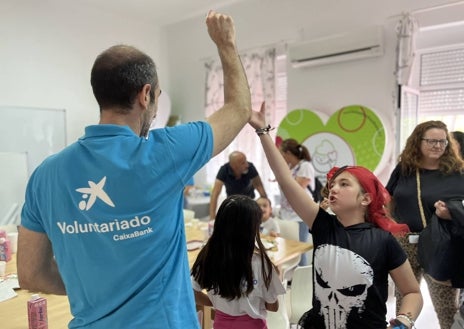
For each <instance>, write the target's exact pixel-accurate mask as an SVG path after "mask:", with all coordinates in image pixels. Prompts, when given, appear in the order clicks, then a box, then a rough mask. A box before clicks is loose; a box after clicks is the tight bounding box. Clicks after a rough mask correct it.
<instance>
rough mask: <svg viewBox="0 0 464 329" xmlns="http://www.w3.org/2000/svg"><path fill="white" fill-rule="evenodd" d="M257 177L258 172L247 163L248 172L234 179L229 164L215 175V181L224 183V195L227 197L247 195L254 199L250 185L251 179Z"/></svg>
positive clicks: (251, 185) (253, 190)
mask: <svg viewBox="0 0 464 329" xmlns="http://www.w3.org/2000/svg"><path fill="white" fill-rule="evenodd" d="M256 176H258V171H257V170H256V168H255V166H254V165H253V164H252V163H251V162H248V171H247V172H246V174H242V176H240V178H239V179H236V178H235V175H234V172H233V170H232V168H231V167H230V164H229V163H226V164H225V165H223V166H222V167H221V168H220V169H219V171H218V173H217V175H216V179H219V180H220V181H222V182H223V183H224V186H225V187H226V194H227V196H231V195H234V194H241V195H247V196H249V197H250V198H252V199H254V198H255V188H254V187H253V184H252V182H251V181H252V179H253V178H255V177H256Z"/></svg>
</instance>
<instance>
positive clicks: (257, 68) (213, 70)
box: [205, 48, 287, 197]
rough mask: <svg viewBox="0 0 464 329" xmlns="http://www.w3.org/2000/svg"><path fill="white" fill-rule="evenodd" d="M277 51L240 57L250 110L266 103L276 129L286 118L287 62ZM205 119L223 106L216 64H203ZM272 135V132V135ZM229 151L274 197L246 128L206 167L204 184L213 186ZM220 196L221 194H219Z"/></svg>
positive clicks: (260, 154)
mask: <svg viewBox="0 0 464 329" xmlns="http://www.w3.org/2000/svg"><path fill="white" fill-rule="evenodd" d="M277 52H278V51H277V50H276V49H274V48H272V49H256V50H252V51H249V52H247V53H245V54H242V55H241V58H242V62H243V66H244V67H245V71H246V73H247V77H248V82H249V84H250V89H251V93H252V96H251V97H252V106H253V109H254V110H256V111H257V110H259V109H260V106H261V103H262V102H263V101H265V102H266V110H267V112H266V116H267V122H268V123H269V124H271V126H273V127H276V129H277V127H278V125H279V124H280V122H281V121H282V119H283V118H284V117H285V115H286V114H287V58H286V55H283V54H277ZM206 70H207V72H206V85H207V86H206V100H205V101H206V110H205V112H206V116H209V115H210V114H211V113H213V112H214V111H216V110H217V109H219V108H220V107H221V105H222V104H223V102H224V99H223V89H222V88H223V77H222V69H221V67H220V63H219V61H218V60H216V61H212V62H210V63H207V64H206ZM274 132H275V131H274ZM232 151H242V152H243V153H245V155H246V156H247V159H248V161H250V162H252V163H253V164H254V165H255V167H256V169H257V170H258V172H259V174H260V177H261V179H262V181H263V184H264V189H265V190H266V193H267V194H268V195H269V196H270V197H272V196H273V195H275V194H278V193H279V192H278V187H277V183H275V182H273V178H274V175H273V173H272V171H271V169H270V168H269V165H268V163H267V160H266V157H265V155H264V152H263V150H262V146H261V143H260V141H259V138H258V137H257V136H256V133H255V132H254V130H253V129H252V128H251V127H250V126H248V125H247V126H245V128H244V129H243V130H242V131H241V132H240V134H239V135H238V136H237V137H236V138H235V140H234V141H233V142H232V143H231V144H230V145H229V146H228V147H227V148H226V149H225V150H224V151H223V152H221V153H220V154H218V155H217V156H216V157H214V158H213V159H211V160H210V161H209V162H208V164H207V165H206V183H207V185H211V186H212V185H213V184H214V181H215V179H216V174H217V172H218V170H219V168H220V167H221V166H222V165H223V164H225V163H226V162H228V157H229V154H230V153H231V152H232ZM223 192H224V190H223Z"/></svg>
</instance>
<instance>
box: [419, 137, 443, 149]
mask: <svg viewBox="0 0 464 329" xmlns="http://www.w3.org/2000/svg"><path fill="white" fill-rule="evenodd" d="M422 140H423V141H426V142H427V145H428V146H430V147H434V146H437V145H440V147H442V148H443V147H446V146H447V145H448V140H447V139H430V138H422Z"/></svg>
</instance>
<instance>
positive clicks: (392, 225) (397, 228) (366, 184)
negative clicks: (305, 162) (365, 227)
mask: <svg viewBox="0 0 464 329" xmlns="http://www.w3.org/2000/svg"><path fill="white" fill-rule="evenodd" d="M343 171H348V172H349V173H350V174H351V175H353V176H354V177H356V179H357V180H358V181H359V184H360V185H361V187H362V188H363V189H364V191H365V192H366V193H369V194H370V195H371V203H370V204H369V206H368V209H367V218H368V219H367V221H368V222H371V223H373V224H374V225H376V226H378V227H380V228H381V229H384V230H385V231H388V232H390V233H392V234H395V235H403V234H405V233H408V232H409V227H408V225H406V224H399V223H397V222H395V221H394V220H392V219H391V218H389V217H387V214H386V208H385V205H386V204H387V203H388V202H389V201H390V194H389V193H388V191H387V190H386V189H385V187H384V186H383V185H382V183H381V182H380V181H379V180H378V179H377V177H376V176H375V175H374V174H373V173H372V172H371V171H370V170H369V169H366V168H364V167H361V166H344V167H341V168H339V167H333V168H332V169H331V170H330V171H329V172H328V173H327V182H328V186H330V183H331V181H332V180H333V179H335V177H337V176H338V175H340V174H341V173H342V172H343Z"/></svg>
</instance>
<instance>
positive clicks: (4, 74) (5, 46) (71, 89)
mask: <svg viewBox="0 0 464 329" xmlns="http://www.w3.org/2000/svg"><path fill="white" fill-rule="evenodd" d="M120 43H124V44H130V45H134V46H136V47H138V48H139V49H141V50H142V51H145V52H146V53H147V54H149V55H150V56H152V57H153V58H154V60H155V62H156V63H157V65H158V66H160V70H159V71H160V72H159V74H160V75H161V76H162V75H164V74H165V75H166V76H167V74H166V73H167V72H166V70H163V67H166V66H165V65H163V64H162V62H163V61H164V58H163V57H162V56H161V55H162V54H165V52H163V53H162V52H161V51H160V49H161V41H160V33H159V30H158V28H156V27H155V26H150V25H146V24H143V23H139V22H138V21H137V20H136V19H130V18H127V17H115V16H112V15H109V14H106V13H105V12H97V11H94V10H93V9H92V8H88V7H85V6H80V5H79V1H75V2H74V3H73V4H71V3H67V4H66V5H61V4H60V1H56V0H44V1H35V0H14V1H13V0H2V1H1V2H0V49H1V51H0V63H1V64H0V105H10V106H31V107H42V108H60V109H63V108H64V109H66V111H67V140H68V143H71V142H73V141H74V140H75V139H76V138H78V137H80V136H82V135H83V128H84V127H85V126H86V125H89V124H93V123H97V122H98V119H99V109H98V105H97V103H96V101H95V100H94V97H93V93H92V89H91V86H90V70H91V67H92V64H93V61H94V60H95V58H96V56H97V55H98V54H99V53H100V52H102V51H103V50H104V49H106V48H108V47H110V46H112V45H114V44H120ZM165 72H166V73H165Z"/></svg>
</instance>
